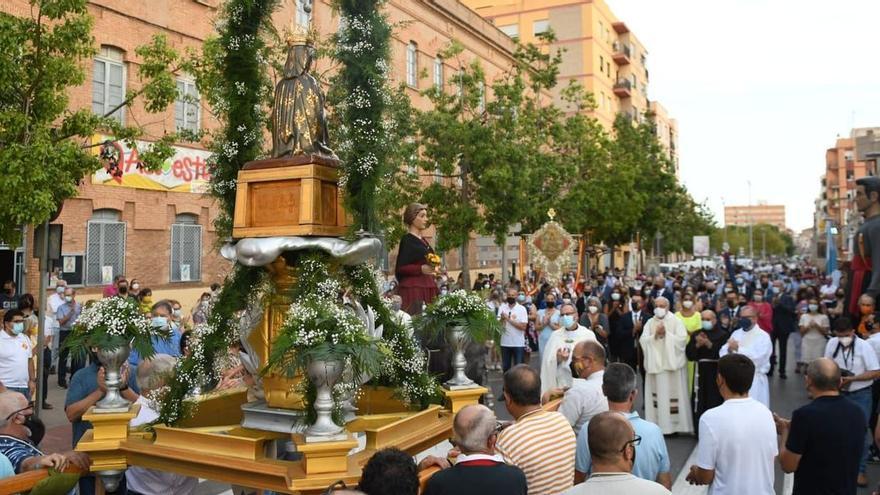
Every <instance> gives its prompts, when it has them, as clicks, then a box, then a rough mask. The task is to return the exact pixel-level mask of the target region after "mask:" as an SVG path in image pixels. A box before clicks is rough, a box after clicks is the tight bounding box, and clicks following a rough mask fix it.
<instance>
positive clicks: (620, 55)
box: [612, 42, 632, 65]
mask: <svg viewBox="0 0 880 495" xmlns="http://www.w3.org/2000/svg"><path fill="white" fill-rule="evenodd" d="M631 56H632V51H630V49H629V47H628V46H626V45H624V44H622V43H618V42H615V43H614V55H612V58H614V63H616V64H617V65H629V59H630V57H631Z"/></svg>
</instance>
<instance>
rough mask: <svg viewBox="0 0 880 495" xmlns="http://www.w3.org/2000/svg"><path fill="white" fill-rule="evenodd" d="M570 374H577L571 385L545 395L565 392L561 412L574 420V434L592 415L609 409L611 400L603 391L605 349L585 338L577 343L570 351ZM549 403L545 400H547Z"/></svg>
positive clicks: (570, 420)
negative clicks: (565, 388)
mask: <svg viewBox="0 0 880 495" xmlns="http://www.w3.org/2000/svg"><path fill="white" fill-rule="evenodd" d="M570 367H571V374H572V376H576V377H577V378H575V379H574V380H573V381H572V383H571V388H569V389H568V390H564V389H561V388H554V389H551V390H549V391H548V392H547V393H546V394H544V396H545V398H547V399H549V398H550V397H552V396H555V395H560V394H563V393H564V394H565V395H564V396H563V397H562V403H561V404H560V405H559V412H560V413H561V414H562V415H563V416H565V419H567V420H568V422H569V423H571V427H572V428H574V433H575V435H577V434H578V432H579V431H581V427H582V426H583V425H584V423H586V422H587V421H589V420H590V418H592V417H593V416H595V415H597V414H599V413H601V412H605V411H607V410H608V399H606V398H605V394H604V393H602V383H603V381H604V377H605V349H604V348H603V347H602V346H601V345H600V344H599V343H598V342H596V341H594V340H584V341H581V342H578V343H577V344H575V346H574V349H573V350H572V351H571V365H570ZM545 402H546V401H545Z"/></svg>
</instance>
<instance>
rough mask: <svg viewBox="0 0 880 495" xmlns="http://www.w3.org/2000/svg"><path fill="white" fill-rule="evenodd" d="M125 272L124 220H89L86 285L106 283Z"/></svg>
mask: <svg viewBox="0 0 880 495" xmlns="http://www.w3.org/2000/svg"><path fill="white" fill-rule="evenodd" d="M124 272H125V222H89V223H88V233H87V241H86V285H107V284H109V283H111V282H112V281H113V277H115V276H116V275H120V274H122V273H124Z"/></svg>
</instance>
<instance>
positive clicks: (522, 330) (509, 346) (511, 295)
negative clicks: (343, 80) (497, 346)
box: [498, 287, 529, 371]
mask: <svg viewBox="0 0 880 495" xmlns="http://www.w3.org/2000/svg"><path fill="white" fill-rule="evenodd" d="M518 294H519V291H517V290H516V288H513V287H512V288H510V289H507V299H506V300H505V302H506V303H507V304H502V305H501V306H500V307H499V308H498V319H499V320H501V323H502V324H503V325H504V333H503V334H501V365H502V368H503V370H504V371H507V370H509V369H510V368H511V367H512V366H516V365H517V364H522V362H523V361H524V360H525V356H524V355H525V347H526V328H528V326H529V313H528V311H526V308H525V306H523V305H521V304H519V303H517V302H516V296H517V295H518Z"/></svg>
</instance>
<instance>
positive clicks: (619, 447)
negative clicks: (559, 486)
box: [562, 411, 671, 495]
mask: <svg viewBox="0 0 880 495" xmlns="http://www.w3.org/2000/svg"><path fill="white" fill-rule="evenodd" d="M587 436H588V437H589V447H590V457H591V458H592V461H593V470H592V474H591V475H590V478H589V479H588V480H587V481H586V482H584V483H581V484H579V485H575V486H573V487H572V488H569V489H568V490H566V491H564V492H562V493H563V495H630V494H639V495H667V494H669V493H671V492H670V491H669V490H667V489H666V488H664V487H663V486H662V485H660V484H658V483H655V482H653V481H650V480H644V479H641V478H637V477H636V476H635V475H633V474H632V469H633V465H634V464H635V460H636V445H638V444H639V442H640V441H641V439H640V437H638V436H636V433H635V431H634V430H633V427H632V425H631V424H630V422H629V421H627V419H626V417H625V416H624V415H622V414H620V413H617V412H611V411H608V412H603V413H600V414H598V415H596V417H594V418H593V419H591V420H590V423H589V424H588V425H587Z"/></svg>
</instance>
